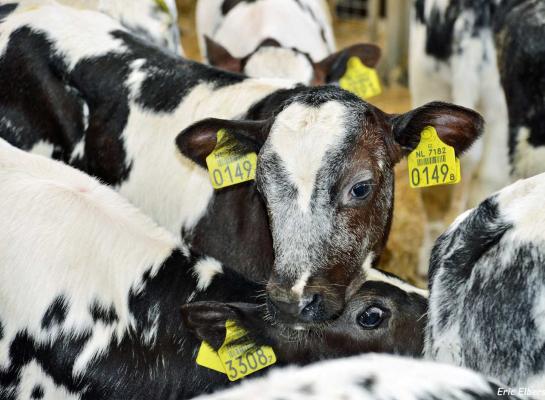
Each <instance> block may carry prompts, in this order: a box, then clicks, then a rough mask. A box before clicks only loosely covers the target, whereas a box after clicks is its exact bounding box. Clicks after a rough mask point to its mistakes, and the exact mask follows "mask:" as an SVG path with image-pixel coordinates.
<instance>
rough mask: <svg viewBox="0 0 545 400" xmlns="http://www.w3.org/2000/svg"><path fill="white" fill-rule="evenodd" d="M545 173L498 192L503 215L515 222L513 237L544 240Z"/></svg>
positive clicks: (526, 240)
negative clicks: (544, 201) (544, 202)
mask: <svg viewBox="0 0 545 400" xmlns="http://www.w3.org/2000/svg"><path fill="white" fill-rule="evenodd" d="M543 199H545V173H542V174H539V175H536V176H533V177H531V178H528V179H523V180H519V181H517V182H515V183H514V184H512V185H510V186H508V187H506V188H505V189H503V190H502V191H501V192H499V194H498V203H499V209H500V212H501V214H502V217H503V218H504V219H505V220H506V221H507V222H511V223H514V229H512V230H511V233H510V234H511V235H512V237H513V239H518V240H520V241H525V242H528V243H535V242H538V241H539V242H544V241H545V232H544V231H543V226H542V223H541V222H542V221H545V209H544V208H543Z"/></svg>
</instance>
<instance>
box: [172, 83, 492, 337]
mask: <svg viewBox="0 0 545 400" xmlns="http://www.w3.org/2000/svg"><path fill="white" fill-rule="evenodd" d="M271 96H272V98H269V99H266V100H265V101H264V102H262V103H261V104H257V105H256V106H255V107H254V108H253V109H252V110H250V111H249V112H248V113H247V115H246V118H247V119H246V120H241V121H234V120H231V121H226V120H218V119H209V120H204V121H200V122H198V123H196V124H195V125H193V126H191V127H189V128H187V130H186V131H184V132H182V134H181V135H180V136H179V137H178V139H177V141H178V146H179V148H180V149H181V151H182V153H183V154H185V155H187V156H189V157H190V158H192V159H193V160H194V161H196V162H197V163H199V164H201V165H203V166H204V165H205V161H204V159H205V157H206V156H207V155H208V154H209V153H210V152H211V151H212V150H213V149H214V146H215V144H216V132H217V130H218V129H219V128H223V129H226V130H227V131H228V132H231V133H232V135H234V136H235V137H237V138H238V139H239V140H240V141H241V143H244V144H245V145H247V146H249V147H253V148H254V149H255V150H256V151H258V152H259V154H258V165H257V172H256V184H255V186H249V187H248V190H254V189H257V190H258V191H259V192H260V194H261V196H262V198H263V200H264V206H265V207H266V212H267V214H268V217H269V226H270V229H271V235H272V242H273V250H274V262H273V271H272V274H271V277H270V279H269V282H268V285H267V292H268V298H269V303H268V305H269V308H270V311H271V314H272V315H274V317H275V318H276V320H278V321H281V322H283V323H284V324H289V325H292V326H293V327H295V328H301V325H304V324H309V323H310V324H312V323H317V322H320V321H324V320H328V319H332V318H335V317H336V316H338V315H340V313H341V312H342V310H343V309H344V306H345V299H346V296H347V294H348V293H349V292H350V290H352V288H353V287H354V285H357V284H358V283H359V282H361V281H362V279H364V278H365V275H366V271H367V270H368V267H370V266H372V265H374V264H375V263H376V261H377V259H378V256H379V255H380V254H381V252H382V250H383V247H384V245H385V243H386V239H387V237H388V233H389V229H390V223H391V218H392V211H393V196H394V171H393V168H394V165H395V164H396V163H397V162H398V161H399V160H400V159H401V158H402V157H403V156H404V155H406V154H408V152H410V151H411V150H412V149H414V148H415V147H416V146H417V144H418V143H419V140H420V132H421V131H422V129H423V128H424V127H425V126H427V125H432V126H434V127H435V128H436V130H437V132H438V135H439V136H440V137H441V139H442V140H443V141H444V142H446V143H447V144H449V145H451V146H453V147H454V148H455V150H456V152H457V153H458V154H459V153H461V152H462V151H463V150H465V149H467V148H468V147H469V146H470V145H471V143H472V142H473V141H474V140H475V139H476V138H477V137H478V136H479V134H480V132H481V130H482V118H481V117H480V116H479V114H477V113H475V112H474V111H471V110H468V109H465V108H462V107H459V106H454V105H450V104H445V103H430V104H427V105H425V106H423V107H420V108H417V109H415V110H412V111H409V112H407V113H405V114H400V115H389V114H386V113H384V112H382V111H381V110H379V109H377V108H376V107H374V106H372V105H370V104H368V103H366V102H364V101H362V100H360V99H359V98H357V97H356V96H354V95H352V94H351V93H349V92H346V91H344V90H342V89H339V88H336V87H332V86H329V87H314V88H312V87H299V88H296V89H292V90H291V91H283V92H282V93H277V94H273V95H271ZM275 96H278V99H277V100H278V101H277V102H276V103H275V100H274V98H275ZM280 99H282V100H280ZM263 104H266V106H263ZM240 218H241V219H243V218H244V215H241V216H240ZM249 245H251V244H249Z"/></svg>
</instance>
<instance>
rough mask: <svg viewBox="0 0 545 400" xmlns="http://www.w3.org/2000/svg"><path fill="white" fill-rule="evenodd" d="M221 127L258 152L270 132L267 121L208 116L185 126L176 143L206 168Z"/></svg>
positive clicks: (188, 155)
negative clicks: (207, 159) (207, 158)
mask: <svg viewBox="0 0 545 400" xmlns="http://www.w3.org/2000/svg"><path fill="white" fill-rule="evenodd" d="M220 129H225V130H226V131H227V132H229V134H231V135H233V136H234V137H235V138H236V139H237V140H238V141H239V143H240V144H241V145H242V146H244V147H246V148H248V149H249V150H251V151H256V152H258V151H259V149H261V146H262V145H263V143H264V142H265V140H266V139H267V136H268V132H269V130H268V123H267V121H244V120H242V121H238V120H228V119H218V118H207V119H203V120H201V121H198V122H196V123H194V124H193V125H190V126H188V127H187V128H185V129H184V130H183V131H182V132H181V133H180V134H179V135H178V136H177V137H176V145H177V146H178V149H179V150H180V152H181V153H182V154H183V155H184V156H186V157H188V158H190V159H191V160H193V161H194V162H196V163H197V164H199V165H200V166H202V167H204V168H206V157H208V155H209V154H210V153H212V151H214V148H215V147H216V144H217V142H218V141H217V134H218V131H219V130H220Z"/></svg>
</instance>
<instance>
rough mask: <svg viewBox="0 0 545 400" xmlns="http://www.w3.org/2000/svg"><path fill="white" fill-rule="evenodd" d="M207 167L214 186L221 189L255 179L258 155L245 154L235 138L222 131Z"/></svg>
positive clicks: (209, 157)
mask: <svg viewBox="0 0 545 400" xmlns="http://www.w3.org/2000/svg"><path fill="white" fill-rule="evenodd" d="M206 166H207V167H208V173H209V175H210V182H212V186H213V187H214V189H221V188H224V187H227V186H232V185H238V184H239V183H243V182H247V181H251V180H253V179H255V170H256V166H257V154H256V153H254V152H251V153H244V151H243V150H242V149H241V146H240V144H239V143H238V142H237V141H236V140H235V138H233V137H232V136H231V135H229V134H228V133H227V131H225V130H224V129H220V130H219V131H218V133H217V143H216V147H215V148H214V150H213V151H212V153H210V154H209V155H208V157H206Z"/></svg>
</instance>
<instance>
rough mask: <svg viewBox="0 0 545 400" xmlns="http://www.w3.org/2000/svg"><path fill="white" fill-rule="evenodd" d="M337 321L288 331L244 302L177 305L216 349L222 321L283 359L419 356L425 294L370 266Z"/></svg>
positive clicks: (196, 332) (189, 324) (222, 333)
mask: <svg viewBox="0 0 545 400" xmlns="http://www.w3.org/2000/svg"><path fill="white" fill-rule="evenodd" d="M371 275H372V276H371V277H370V279H369V280H367V281H366V282H365V283H363V285H361V286H360V287H359V288H358V290H357V291H356V292H355V293H354V294H353V295H352V296H351V298H350V300H349V301H348V303H347V305H346V307H345V309H344V311H343V313H342V314H341V315H340V316H339V318H337V319H336V320H334V321H332V322H329V323H326V324H322V325H319V326H315V327H313V329H312V330H304V331H299V332H296V331H293V330H286V329H284V328H283V327H282V326H280V325H277V324H274V323H271V322H270V321H271V319H270V318H267V311H266V308H265V307H263V306H262V305H261V306H260V305H257V304H248V303H230V304H226V303H219V302H196V303H192V304H187V305H185V306H183V307H182V313H183V318H184V324H185V326H186V327H187V328H188V329H189V330H190V331H191V332H192V333H193V334H194V335H196V336H197V337H198V338H199V339H200V340H205V341H206V342H208V343H209V344H210V345H211V346H212V347H214V348H215V349H218V348H219V347H220V346H221V345H222V344H223V341H224V339H225V322H226V321H227V320H233V321H235V322H236V323H237V325H239V326H242V327H244V328H245V329H246V331H247V332H248V336H247V337H246V340H250V341H252V342H254V343H256V344H258V345H270V346H272V347H273V348H274V350H275V353H276V355H277V357H278V359H279V361H280V362H282V363H299V364H301V363H303V364H304V363H308V362H313V361H318V360H320V359H324V358H335V357H345V356H349V355H354V354H359V353H366V352H376V353H395V354H404V355H411V356H420V355H421V354H422V350H423V344H424V340H423V338H424V327H425V324H426V318H425V315H426V311H427V303H428V302H427V292H426V291H425V290H421V289H417V288H415V287H412V286H410V285H408V284H407V283H404V282H402V281H400V280H398V279H397V278H394V277H390V276H387V275H384V274H383V273H381V272H380V271H377V270H373V271H372V272H371Z"/></svg>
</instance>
